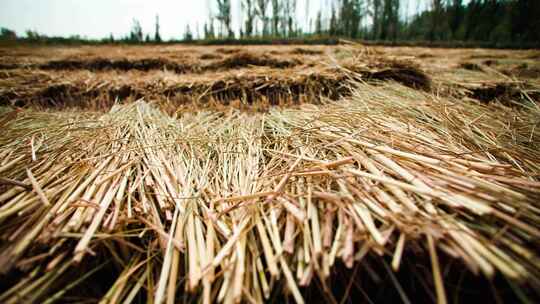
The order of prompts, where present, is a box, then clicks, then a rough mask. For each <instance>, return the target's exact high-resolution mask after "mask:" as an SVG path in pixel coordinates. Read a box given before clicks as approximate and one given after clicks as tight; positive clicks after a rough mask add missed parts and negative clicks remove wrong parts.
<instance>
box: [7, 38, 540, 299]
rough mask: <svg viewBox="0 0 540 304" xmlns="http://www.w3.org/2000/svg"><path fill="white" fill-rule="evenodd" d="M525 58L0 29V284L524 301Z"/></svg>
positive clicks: (119, 293)
mask: <svg viewBox="0 0 540 304" xmlns="http://www.w3.org/2000/svg"><path fill="white" fill-rule="evenodd" d="M539 59H540V51H538V50H520V51H518V50H487V49H443V48H421V47H376V46H370V47H366V46H363V45H361V44H341V45H337V46H306V45H291V46H188V45H160V46H79V47H67V46H64V47H59V46H11V47H6V46H4V47H0V130H2V132H0V302H1V303H8V304H10V303H13V304H14V303H21V302H24V303H42V302H43V303H52V302H60V303H70V302H77V303H81V302H86V303H98V302H99V303H118V302H123V303H130V302H134V303H147V302H151V300H154V301H155V303H164V302H165V300H166V301H167V303H175V302H186V303H188V302H198V303H214V302H223V303H240V302H276V303H281V302H285V301H289V302H293V301H296V302H297V303H304V301H306V302H308V303H319V302H324V303H329V302H330V303H337V302H341V303H352V302H354V300H356V299H361V301H364V302H373V303H396V302H405V303H426V302H436V301H438V302H439V303H446V302H452V303H460V302H465V303H469V302H474V301H484V302H490V303H491V302H494V303H496V302H497V303H501V302H509V303H514V302H517V301H518V300H521V301H523V302H527V300H529V302H531V303H533V302H535V299H538V298H539V295H540V292H539V290H540V257H539V256H538V250H537V249H538V248H540V244H539V242H540V206H539V202H540V128H538V127H537V125H538V124H539V123H540V108H539V107H538V102H539V101H540V63H539V61H540V60H539Z"/></svg>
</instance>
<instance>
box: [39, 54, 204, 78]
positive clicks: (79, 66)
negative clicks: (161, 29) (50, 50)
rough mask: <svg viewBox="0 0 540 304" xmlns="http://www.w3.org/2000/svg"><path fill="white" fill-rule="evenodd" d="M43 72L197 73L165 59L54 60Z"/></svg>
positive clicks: (190, 68) (42, 66)
mask: <svg viewBox="0 0 540 304" xmlns="http://www.w3.org/2000/svg"><path fill="white" fill-rule="evenodd" d="M38 67H39V68H40V69H43V70H83V69H84V70H90V71H107V70H120V71H129V70H138V71H150V70H169V71H173V72H175V73H179V74H183V73H188V72H194V71H197V69H196V67H194V66H192V65H187V64H186V65H184V64H179V63H176V62H173V61H170V60H167V59H163V58H143V59H136V60H130V59H125V58H123V59H118V60H111V59H104V58H96V59H90V60H80V59H78V60H76V59H62V60H53V61H49V62H47V63H44V64H41V65H39V66H38Z"/></svg>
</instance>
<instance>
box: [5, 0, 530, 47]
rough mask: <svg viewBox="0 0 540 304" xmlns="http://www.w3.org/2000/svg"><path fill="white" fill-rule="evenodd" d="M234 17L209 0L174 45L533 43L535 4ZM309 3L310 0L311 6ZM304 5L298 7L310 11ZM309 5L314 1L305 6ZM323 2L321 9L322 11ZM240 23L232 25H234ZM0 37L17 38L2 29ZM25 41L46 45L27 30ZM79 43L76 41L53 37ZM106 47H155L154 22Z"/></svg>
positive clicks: (457, 1)
mask: <svg viewBox="0 0 540 304" xmlns="http://www.w3.org/2000/svg"><path fill="white" fill-rule="evenodd" d="M236 1H237V2H235V3H236V4H238V1H239V2H240V3H239V4H240V5H239V8H240V12H239V14H236V15H235V18H240V19H239V20H236V21H237V22H235V23H234V24H236V26H234V25H233V10H232V8H233V1H232V0H211V3H212V4H213V5H211V8H210V12H209V18H208V20H207V21H206V22H205V23H204V26H203V28H202V33H199V31H198V30H197V33H193V31H192V29H191V28H190V26H189V25H188V26H186V28H185V30H184V34H183V36H182V37H178V39H175V41H186V42H191V41H193V40H195V39H198V40H202V41H203V42H204V41H205V42H209V43H210V42H212V41H236V42H238V43H242V41H244V42H246V43H247V42H249V41H259V42H264V41H268V42H272V41H275V40H284V39H304V40H309V39H321V38H347V39H353V40H356V39H358V40H365V41H378V42H384V41H390V42H407V41H411V42H415V41H428V42H433V43H437V42H446V43H448V44H452V43H462V42H465V43H471V44H474V43H490V44H492V45H494V46H497V45H513V46H520V45H530V46H538V45H540V0H469V1H466V0H427V4H428V6H427V7H424V8H419V7H416V8H415V7H411V6H413V5H415V4H417V3H419V2H418V1H415V0H319V1H320V2H319V6H320V7H321V9H320V10H318V12H316V13H315V14H313V13H311V14H306V17H305V18H306V19H305V20H300V18H299V14H298V11H297V10H298V3H297V1H296V0H236ZM314 1H315V0H311V2H314ZM309 4H310V0H306V3H305V5H309ZM311 4H312V5H313V3H311ZM323 4H324V5H323ZM238 21H239V22H238ZM0 39H2V40H14V39H17V36H16V34H15V32H13V31H11V30H9V29H5V28H2V29H1V31H0ZM25 39H26V40H29V41H42V40H47V39H51V38H49V37H46V36H44V35H40V34H39V33H38V32H36V31H27V33H26V38H25ZM56 39H64V40H66V39H67V40H84V39H81V38H80V37H79V36H72V37H69V38H56ZM100 42H105V43H113V42H120V43H145V42H151V43H162V42H164V41H163V40H162V38H161V35H160V23H159V16H156V22H155V28H154V29H153V32H150V33H146V34H145V33H143V30H142V27H141V24H140V22H139V21H138V20H135V19H134V21H133V25H132V28H131V31H130V33H129V34H128V35H126V36H124V37H119V38H116V39H115V37H113V36H112V34H111V35H110V37H106V38H103V39H102V40H101V41H100Z"/></svg>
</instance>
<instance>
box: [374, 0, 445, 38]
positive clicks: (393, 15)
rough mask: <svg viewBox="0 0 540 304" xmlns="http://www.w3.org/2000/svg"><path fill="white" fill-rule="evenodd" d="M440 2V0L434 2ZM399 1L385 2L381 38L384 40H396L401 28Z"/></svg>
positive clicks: (387, 0) (386, 0)
mask: <svg viewBox="0 0 540 304" xmlns="http://www.w3.org/2000/svg"><path fill="white" fill-rule="evenodd" d="M434 1H440V0H434ZM399 4H400V3H399V0H384V7H383V10H382V28H381V36H380V38H381V39H382V40H387V39H389V38H391V39H392V40H396V38H397V32H398V27H399Z"/></svg>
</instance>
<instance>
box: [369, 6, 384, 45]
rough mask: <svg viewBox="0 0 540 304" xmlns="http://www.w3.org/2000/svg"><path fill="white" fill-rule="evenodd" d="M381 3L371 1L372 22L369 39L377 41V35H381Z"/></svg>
mask: <svg viewBox="0 0 540 304" xmlns="http://www.w3.org/2000/svg"><path fill="white" fill-rule="evenodd" d="M381 1H382V0H371V3H370V4H371V11H370V14H371V19H372V21H373V25H372V27H371V38H372V39H379V38H380V37H379V35H380V33H381V27H382V9H381Z"/></svg>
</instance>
